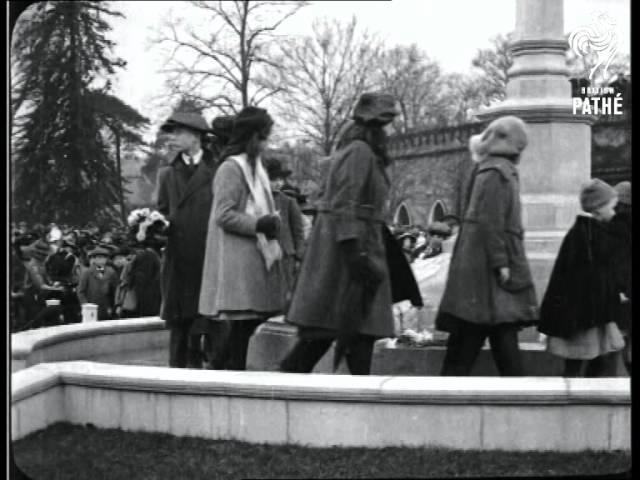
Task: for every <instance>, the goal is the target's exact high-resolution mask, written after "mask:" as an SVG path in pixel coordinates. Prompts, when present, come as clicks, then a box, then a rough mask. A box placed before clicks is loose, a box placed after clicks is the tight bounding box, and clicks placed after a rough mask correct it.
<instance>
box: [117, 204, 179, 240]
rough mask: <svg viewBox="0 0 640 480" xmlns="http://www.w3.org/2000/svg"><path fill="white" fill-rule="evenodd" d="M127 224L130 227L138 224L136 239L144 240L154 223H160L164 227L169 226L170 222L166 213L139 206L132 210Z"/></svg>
mask: <svg viewBox="0 0 640 480" xmlns="http://www.w3.org/2000/svg"><path fill="white" fill-rule="evenodd" d="M127 224H128V225H129V226H130V227H135V226H136V225H137V226H138V232H137V233H136V240H138V241H139V242H143V241H144V240H145V239H146V238H147V229H148V228H149V227H150V226H151V225H154V224H160V225H161V226H162V228H166V227H168V226H169V222H168V221H167V219H166V218H164V215H162V214H161V213H160V212H158V211H157V210H151V209H149V208H138V209H136V210H134V211H132V212H131V213H130V214H129V217H128V218H127Z"/></svg>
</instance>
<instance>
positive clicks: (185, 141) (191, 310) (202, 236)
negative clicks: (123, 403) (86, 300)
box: [157, 112, 217, 368]
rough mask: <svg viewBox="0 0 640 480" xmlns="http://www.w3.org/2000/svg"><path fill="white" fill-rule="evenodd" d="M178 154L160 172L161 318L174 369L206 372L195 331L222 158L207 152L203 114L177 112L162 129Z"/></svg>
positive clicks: (206, 127)
mask: <svg viewBox="0 0 640 480" xmlns="http://www.w3.org/2000/svg"><path fill="white" fill-rule="evenodd" d="M161 130H162V131H164V132H166V133H167V134H169V137H170V141H169V143H170V144H171V145H172V146H174V147H176V148H177V150H178V154H177V155H176V157H175V158H174V159H173V160H172V161H171V163H170V164H169V165H168V166H166V167H164V168H162V169H161V170H160V171H159V172H158V192H157V195H158V196H157V202H158V211H159V212H160V213H162V214H163V215H164V216H165V217H166V218H167V220H168V221H169V228H168V231H167V237H168V238H167V247H166V249H165V253H164V258H163V265H162V297H163V298H162V308H161V312H160V316H161V318H162V319H163V320H165V322H166V324H167V327H168V328H169V329H170V340H169V343H170V346H169V366H171V367H178V368H185V367H195V368H200V367H201V366H202V353H201V350H200V346H199V341H200V336H199V335H196V334H194V333H193V330H192V327H193V324H194V322H195V321H196V319H197V318H198V317H199V315H198V299H199V296H200V283H201V280H202V265H203V263H204V251H205V242H206V238H207V223H208V221H209V214H210V211H211V205H212V201H213V193H212V189H211V184H212V181H213V177H214V174H215V171H216V163H217V158H216V157H215V155H214V154H213V153H212V152H211V151H210V150H206V149H204V148H202V140H203V136H204V135H205V134H206V133H210V132H211V129H210V128H209V125H208V124H207V122H206V121H205V119H204V118H203V117H202V116H201V115H199V114H192V113H181V112H176V113H174V114H173V115H171V117H170V118H169V119H168V120H167V121H166V122H165V123H164V124H163V125H162V127H161Z"/></svg>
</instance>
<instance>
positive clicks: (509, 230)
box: [463, 217, 524, 240]
mask: <svg viewBox="0 0 640 480" xmlns="http://www.w3.org/2000/svg"><path fill="white" fill-rule="evenodd" d="M463 222H464V223H475V224H480V223H481V222H479V221H478V220H475V219H473V218H468V217H467V218H465V219H464V220H463ZM503 232H505V233H508V234H509V235H514V236H515V237H518V238H519V239H520V240H524V230H514V229H513V228H505V229H504V230H503Z"/></svg>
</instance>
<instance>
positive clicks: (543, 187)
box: [476, 0, 593, 299]
mask: <svg viewBox="0 0 640 480" xmlns="http://www.w3.org/2000/svg"><path fill="white" fill-rule="evenodd" d="M563 9H564V2H563V1H562V0H517V4H516V30H515V37H514V39H513V42H512V44H511V45H510V48H511V52H512V54H513V66H512V67H511V69H510V70H509V72H508V76H509V79H508V83H507V92H506V93H507V95H506V100H505V101H503V102H500V103H499V104H495V105H492V106H490V107H488V108H485V109H482V110H480V111H478V112H477V113H476V116H477V117H478V118H479V119H481V120H492V119H494V118H496V117H499V116H503V115H516V116H518V117H520V118H522V119H523V120H524V121H525V122H526V123H527V126H528V134H529V145H528V147H527V148H526V150H525V151H524V153H523V156H522V159H521V163H520V167H519V168H520V181H521V193H522V200H523V219H524V227H525V230H526V231H527V237H526V248H527V255H528V257H529V260H530V263H531V266H532V270H533V274H534V279H535V283H536V290H537V292H538V296H539V298H540V299H541V298H542V295H543V294H544V292H545V289H546V285H547V282H548V279H549V275H550V273H551V268H552V267H553V262H554V260H555V257H556V254H557V251H558V249H559V247H560V242H561V241H562V238H563V236H564V235H565V233H566V231H567V230H568V228H569V227H570V226H571V225H572V223H573V220H574V218H575V215H576V213H578V211H579V202H578V193H579V191H580V186H581V184H582V183H583V182H584V181H586V180H587V179H588V178H589V177H590V174H591V123H592V122H593V118H591V117H585V116H582V115H573V109H572V101H571V83H570V81H569V77H568V73H569V72H568V68H567V64H566V57H565V51H566V50H567V49H568V48H569V45H568V42H567V41H566V40H565V39H564V23H563Z"/></svg>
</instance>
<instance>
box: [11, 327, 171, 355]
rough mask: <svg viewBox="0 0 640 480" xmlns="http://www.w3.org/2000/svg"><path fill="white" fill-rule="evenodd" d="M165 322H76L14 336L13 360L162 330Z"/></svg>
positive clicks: (12, 344)
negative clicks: (109, 337) (110, 337)
mask: <svg viewBox="0 0 640 480" xmlns="http://www.w3.org/2000/svg"><path fill="white" fill-rule="evenodd" d="M164 328H165V322H164V320H161V319H160V318H159V317H142V318H136V319H127V320H106V321H101V322H95V323H74V324H70V325H59V326H55V327H46V328H39V329H36V330H28V331H26V332H20V333H14V334H12V335H11V358H12V359H16V360H21V359H25V358H27V357H28V356H29V355H30V354H31V353H33V351H34V350H37V349H39V348H43V347H48V346H51V345H56V344H58V343H64V342H68V341H71V340H78V339H82V338H89V337H97V336H100V335H115V334H119V333H133V332H139V331H151V330H162V329H164Z"/></svg>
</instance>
